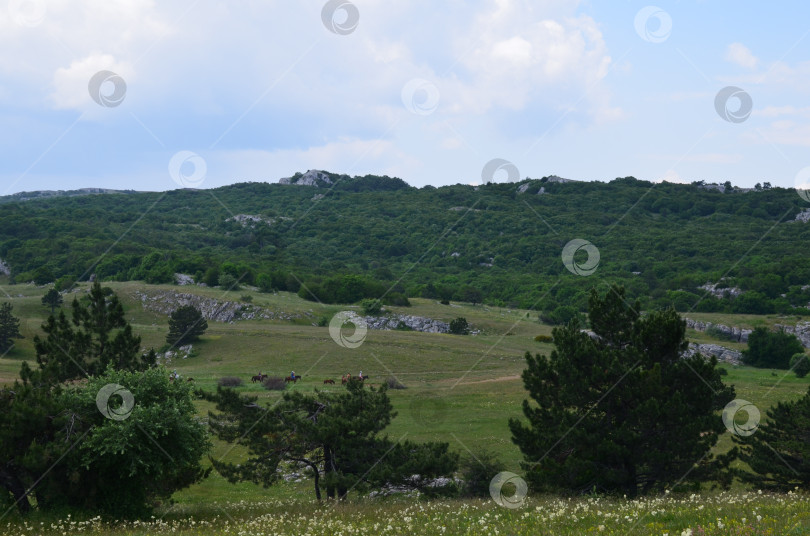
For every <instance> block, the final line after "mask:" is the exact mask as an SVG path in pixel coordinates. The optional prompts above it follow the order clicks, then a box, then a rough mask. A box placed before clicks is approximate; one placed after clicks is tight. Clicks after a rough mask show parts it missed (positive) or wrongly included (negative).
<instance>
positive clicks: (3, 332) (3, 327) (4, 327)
mask: <svg viewBox="0 0 810 536" xmlns="http://www.w3.org/2000/svg"><path fill="white" fill-rule="evenodd" d="M13 310H14V306H12V305H11V304H10V303H8V302H5V303H3V305H0V353H5V352H7V351H8V350H9V349H10V348H11V347H12V346H14V341H13V340H12V339H21V338H22V335H21V334H20V319H19V318H17V317H15V316H14V315H13V314H12V311H13Z"/></svg>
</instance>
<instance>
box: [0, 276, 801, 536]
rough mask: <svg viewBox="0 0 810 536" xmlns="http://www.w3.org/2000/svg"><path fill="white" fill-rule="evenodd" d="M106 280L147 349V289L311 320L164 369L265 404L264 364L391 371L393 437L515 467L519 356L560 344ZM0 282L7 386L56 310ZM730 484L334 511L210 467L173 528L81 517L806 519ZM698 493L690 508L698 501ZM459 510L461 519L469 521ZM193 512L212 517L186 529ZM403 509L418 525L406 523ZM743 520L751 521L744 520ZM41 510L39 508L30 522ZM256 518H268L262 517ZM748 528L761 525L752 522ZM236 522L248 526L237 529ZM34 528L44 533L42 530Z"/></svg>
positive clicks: (749, 396)
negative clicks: (357, 340)
mask: <svg viewBox="0 0 810 536" xmlns="http://www.w3.org/2000/svg"><path fill="white" fill-rule="evenodd" d="M0 285H2V282H0ZM108 285H109V286H110V287H112V288H113V289H114V290H115V291H116V292H117V293H118V295H119V296H120V298H121V299H122V302H123V303H124V306H125V309H126V317H127V319H128V320H129V321H130V322H131V323H132V324H133V328H134V329H135V331H136V332H137V333H139V334H141V335H142V337H143V346H144V347H155V348H160V347H161V346H163V345H164V342H165V341H164V339H165V335H166V333H167V330H168V328H167V326H168V323H167V317H166V316H164V315H160V314H156V313H153V312H150V311H145V310H144V309H143V308H142V306H141V304H140V300H138V299H137V297H136V295H135V293H136V291H139V290H140V291H148V292H153V291H159V290H176V291H179V292H194V293H199V294H203V295H206V296H209V297H214V298H218V299H225V300H232V301H237V300H239V298H240V296H243V295H246V294H249V295H251V296H252V297H253V301H252V304H253V305H258V306H262V307H266V308H268V309H271V310H276V311H285V312H295V313H308V314H309V315H311V316H308V317H307V318H306V319H303V320H296V321H275V320H274V321H271V320H252V321H240V322H235V323H232V324H223V323H217V322H209V329H208V331H207V333H206V334H205V335H204V336H203V338H202V340H201V341H199V342H198V343H196V344H195V345H194V346H195V350H196V351H197V355H196V356H195V357H191V358H188V359H178V360H175V361H174V362H172V363H171V364H170V365H169V368H170V369H174V368H176V369H177V370H178V372H179V373H180V374H181V375H182V376H183V377H186V378H187V377H191V378H194V380H195V382H196V384H197V386H198V387H201V388H203V389H206V390H213V389H215V388H216V382H217V380H218V379H219V378H221V377H223V376H237V377H240V378H242V379H243V380H244V382H245V383H244V384H243V386H242V387H239V388H238V390H239V391H241V392H244V393H252V394H255V395H257V396H259V397H260V398H262V399H266V400H272V399H274V398H275V397H278V396H279V394H278V393H277V392H270V391H266V390H264V389H263V388H262V387H261V386H260V385H259V384H252V383H251V382H250V376H252V375H254V374H257V373H259V372H260V371H261V372H263V373H265V374H270V375H277V376H285V375H288V374H289V373H290V371H291V370H295V372H296V373H297V374H299V375H302V376H303V381H301V382H299V383H298V384H296V385H294V386H291V387H290V389H297V390H304V391H312V390H314V389H342V386H341V385H340V377H341V375H342V374H345V373H347V372H348V373H351V374H353V375H354V374H357V373H358V372H359V371H360V370H362V371H363V373H364V374H365V375H368V376H370V378H371V380H370V382H371V383H372V384H377V383H380V382H382V381H384V380H385V379H386V378H388V377H394V378H397V379H398V380H399V381H400V382H401V383H402V384H404V385H405V386H406V389H404V390H391V391H389V395H390V398H391V400H392V403H393V405H394V407H395V410H396V411H397V413H398V415H397V417H396V418H395V419H394V421H393V423H392V425H391V426H390V427H389V428H388V433H389V435H390V436H391V437H392V438H394V439H398V438H405V437H407V438H408V439H412V440H417V441H418V440H438V441H447V442H449V443H450V445H451V448H453V449H454V450H456V451H458V452H460V453H462V454H464V455H467V454H468V453H470V452H472V453H475V452H478V451H480V450H482V449H486V450H489V451H492V452H495V453H497V454H498V456H499V457H500V458H501V459H502V460H503V461H504V462H505V463H506V465H507V467H508V469H509V470H510V471H513V472H515V473H518V474H520V473H521V470H520V465H519V462H520V459H521V457H520V453H519V451H518V449H517V448H516V447H515V446H514V445H513V444H512V442H511V440H510V434H509V430H508V426H507V421H508V419H509V418H510V417H520V416H521V410H520V404H521V402H522V401H523V399H524V398H525V397H526V393H525V391H524V389H523V385H522V382H521V380H520V378H519V375H520V373H521V372H522V370H523V368H524V360H523V355H524V353H525V352H526V351H531V352H539V353H545V354H547V353H549V352H550V351H551V350H552V348H553V346H552V345H551V344H547V343H538V342H535V341H534V337H535V336H536V335H538V334H547V335H550V334H551V328H550V327H548V326H545V325H542V324H540V323H538V322H537V315H536V313H529V312H528V311H521V310H510V309H501V308H494V307H488V306H481V305H478V306H470V305H466V304H451V305H450V306H446V305H440V304H438V303H437V302H434V301H430V300H421V299H414V300H412V303H413V305H412V307H407V308H406V307H403V308H391V309H392V310H395V311H396V312H400V313H404V314H412V315H419V316H427V317H431V318H435V319H440V320H444V321H449V320H452V319H453V318H456V317H458V316H463V317H465V318H466V319H467V320H468V321H469V322H470V324H471V325H472V326H473V328H475V329H479V330H481V333H480V334H479V335H475V336H455V335H445V334H429V333H417V332H411V331H376V330H369V331H368V334H367V336H366V339H365V341H364V343H363V344H362V345H361V346H360V347H359V348H355V349H348V348H343V347H341V346H339V345H338V344H336V343H335V342H334V341H333V340H332V338H331V337H330V334H329V330H328V328H327V327H319V326H318V325H317V323H318V320H319V319H320V318H322V317H327V318H330V317H331V316H332V315H334V313H336V312H338V311H340V310H342V308H340V307H336V306H321V305H319V304H317V303H313V302H308V301H305V300H302V299H300V298H299V297H297V296H296V295H294V294H289V293H279V294H275V295H274V294H261V293H258V292H253V291H249V290H240V291H236V292H231V293H227V294H225V293H223V292H222V291H220V290H218V289H208V288H200V287H191V288H189V287H173V286H148V285H143V284H140V283H108ZM1 288H2V290H4V291H5V293H6V295H5V296H3V297H5V298H6V299H8V297H9V296H10V301H11V303H12V304H13V305H14V313H15V315H16V316H18V317H20V318H21V319H22V325H21V331H22V333H23V335H24V337H25V338H24V339H22V340H19V341H17V344H16V346H15V348H14V349H13V350H12V351H11V352H9V353H8V354H7V355H6V356H4V357H2V358H0V381H2V382H10V381H13V380H14V378H16V376H17V373H18V371H19V366H20V363H21V361H22V360H32V359H34V357H35V354H34V347H33V337H34V335H35V334H36V333H38V332H39V326H40V325H41V323H42V322H43V321H44V320H45V318H46V317H47V315H48V314H49V310H47V309H46V308H45V307H43V306H42V305H41V304H40V298H41V296H42V294H43V293H44V291H45V289H43V288H36V287H34V286H31V285H14V286H7V285H2V287H1ZM84 289H86V285H84V286H83V289H82V290H84ZM0 295H2V294H1V293H0ZM76 295H79V294H76ZM0 301H1V300H0ZM67 301H68V299H66V302H67ZM65 306H66V307H67V303H66V304H65ZM354 309H355V310H356V308H354ZM690 317H691V318H696V319H700V320H704V321H706V320H709V321H712V322H715V323H725V324H727V325H738V326H744V327H755V326H758V325H772V324H774V323H790V322H792V321H793V320H792V319H786V318H779V317H777V316H767V317H765V316H763V317H756V316H750V315H746V316H740V317H739V318H738V317H735V316H731V315H716V316H713V315H710V314H705V313H702V314H694V315H690ZM688 337H689V338H690V340H695V341H700V342H716V343H718V344H722V345H725V346H729V347H736V348H741V347H744V345H739V344H737V345H734V344H731V343H727V342H723V341H719V340H712V339H711V338H710V337H707V336H706V335H705V334H703V333H697V332H694V331H691V330H690V332H689V333H688ZM723 366H724V367H725V368H727V369H728V372H729V374H728V376H725V381H726V382H728V383H731V384H734V385H735V387H736V390H737V398H743V399H745V400H748V401H750V402H752V403H754V404H755V405H756V406H757V407H758V408H759V409H760V410H761V411H762V414H763V417H764V414H765V410H766V409H767V408H769V407H770V406H771V405H773V404H775V403H776V402H778V401H784V400H794V399H796V398H798V397H800V396H801V395H802V394H804V393H805V392H806V391H807V389H808V385H810V378H804V379H798V378H796V377H795V375H793V374H792V373H789V374H785V372H784V371H771V370H760V369H752V368H749V367H732V366H728V365H723ZM325 379H334V380H336V385H335V386H325V385H324V384H323V380H325ZM198 407H199V410H200V413H201V415H206V414H207V411H208V409H210V408H209V407H208V406H207V405H206V404H205V403H203V402H199V403H198ZM718 418H719V417H718ZM731 445H732V442H731V437H730V434H725V435H724V436H723V437H722V438H721V442H720V444H719V445H718V447H717V448H718V450H719V451H724V450H726V449H728V448H730V447H731ZM241 454H242V453H241V451H240V450H239V449H233V450H231V449H230V447H229V446H228V445H226V444H222V443H219V442H215V448H214V451H213V453H212V456H214V457H215V458H221V457H223V456H227V457H228V458H227V459H229V460H234V459H238V457H239V456H240V455H241ZM734 493H736V495H729V496H725V498H718V497H719V496H706V497H703V496H702V497H701V498H700V500H699V501H698V502H700V501H703V502H701V504H703V503H704V502H705V504H706V507H705V509H704V510H698V509H697V506H696V505H697V502H695V501H692V502H690V501H689V500H688V499H686V498H683V499H679V501H681V502H677V503H676V502H674V501H673V502H663V503H660V504H659V503H656V502H655V499H646V500H645V501H639V502H627V501H622V500H618V499H617V500H615V501H606V502H605V503H604V504H602V503H599V502H598V501H597V502H596V503H593V502H589V501H588V500H585V499H582V500H578V501H574V502H570V503H569V502H566V501H561V500H558V499H554V498H539V497H538V498H535V497H530V498H529V499H528V501H529V502H528V505H527V506H526V507H524V508H521V509H519V510H508V509H505V508H501V507H498V506H497V505H495V504H494V503H493V502H492V501H488V502H476V501H439V502H436V503H430V504H425V503H422V502H419V501H415V500H413V499H405V498H400V499H395V500H393V499H389V500H386V501H379V500H375V501H370V500H365V501H361V502H357V501H356V500H355V501H350V502H349V504H346V505H341V506H340V507H338V508H337V509H335V510H331V509H329V508H327V507H324V506H318V505H317V504H315V503H314V502H313V499H312V496H313V493H312V489H311V483H310V482H302V483H284V484H281V485H278V486H276V487H274V488H271V489H262V488H261V487H258V486H255V485H252V484H238V485H232V484H229V483H227V482H225V481H224V480H223V479H222V478H221V477H219V476H218V475H217V474H215V473H214V474H212V475H211V477H209V478H208V479H207V480H205V481H203V482H202V483H200V484H198V485H195V486H193V487H192V488H189V489H187V490H183V491H181V492H179V493H177V494H176V495H175V497H174V499H175V501H176V504H175V505H174V506H173V507H172V508H170V509H162V510H161V514H162V515H164V516H165V520H167V522H166V523H155V524H153V525H150V526H148V527H147V526H136V525H121V526H119V527H117V528H111V527H106V526H104V525H102V524H99V523H95V524H92V523H91V524H89V525H86V526H85V528H84V532H89V533H97V534H162V533H164V532H165V533H168V532H172V531H173V530H176V531H177V532H180V533H184V534H226V533H233V534H237V533H239V534H275V533H278V534H302V533H309V534H337V533H341V530H343V527H353V528H352V529H351V530H349V529H348V528H346V529H345V531H344V532H343V533H344V534H348V533H352V532H354V533H357V532H366V531H370V530H374V531H376V532H380V533H387V534H401V533H405V532H413V529H411V530H409V529H408V528H407V527H408V526H409V523H410V526H411V527H423V526H424V527H426V528H425V531H424V532H423V531H422V530H421V528H420V530H419V532H420V533H427V534H434V533H435V534H443V533H447V534H459V533H470V534H472V533H476V534H477V533H480V532H487V531H485V530H484V528H487V530H488V531H491V530H493V529H494V528H495V527H499V528H498V530H500V531H501V533H526V534H529V533H531V534H587V533H590V532H593V533H604V534H631V533H638V534H664V533H666V532H667V531H669V533H670V534H680V533H681V532H680V531H681V530H683V529H685V528H687V527H692V528H693V529H694V528H695V527H696V526H697V524H701V526H703V527H706V528H707V530H709V526H710V525H711V524H712V523H713V524H714V525H712V526H713V529H711V530H712V532H705V533H706V534H710V533H711V534H787V533H788V532H786V531H787V530H788V528H790V530H794V528H796V527H800V526H801V523H804V522H805V521H806V519H805V517H806V516H807V514H801V512H802V511H804V512H806V511H807V510H808V508H807V507H808V502H810V501H808V499H807V498H801V499H797V498H796V497H793V498H791V499H788V498H786V497H784V496H782V497H778V496H756V495H746V492H745V491H744V490H742V489H735V491H734ZM724 501H725V502H724ZM693 502H694V504H695V507H694V508H693V507H692V506H691V505H692V504H693ZM785 504H787V505H788V506H784V505H785ZM780 505H781V506H780ZM645 508H650V509H652V510H653V511H654V512H655V513H651V514H648V515H647V516H645V517H644V518H643V519H641V520H640V521H639V522H638V524H637V525H636V526H634V527H633V528H632V531H631V532H628V531H629V530H630V529H629V528H628V527H630V525H628V523H629V522H628V521H627V520H626V519H625V516H629V518H630V519H633V520H634V521H635V520H638V519H639V517H640V516H641V513H643V512H642V510H644V509H645ZM780 508H781V509H780ZM598 511H599V512H601V513H597V512H598ZM754 511H758V512H760V514H755V513H753V512H754ZM459 512H464V513H465V514H464V515H463V516H462V515H460V514H459ZM800 514H801V515H800ZM756 515H761V516H762V519H763V520H764V521H758V522H757V524H752V523H753V521H755V520H756ZM802 515H804V516H805V517H802ZM189 516H193V518H194V519H196V520H198V521H200V522H204V523H207V524H208V525H201V526H194V525H190V524H189V523H190V522H189V521H188V519H191V517H189ZM527 516H528V517H527ZM690 516H691V517H690ZM11 517H13V514H12V515H11ZM407 517H410V518H411V519H412V521H410V522H408V521H405V518H407ZM742 518H746V520H745V521H742ZM35 519H37V518H36V516H35V517H34V518H32V520H35ZM65 519H66V518H64V517H62V518H60V520H59V521H57V520H55V519H51V518H48V521H47V523H46V525H47V524H48V523H55V525H54V526H55V527H56V526H58V525H59V523H65ZM257 519H261V520H263V521H262V522H261V523H259V522H257V521H256V520H257ZM600 519H602V521H601V522H600ZM717 519H727V521H721V523H722V524H723V525H724V526H725V527H727V529H728V531H723V530H724V529H720V528H719V527H718V524H717ZM7 520H8V518H7V519H6V521H7ZM29 522H33V521H29ZM43 522H45V521H43ZM2 523H3V521H0V530H3V529H2ZM14 523H15V524H14V525H13V527H11V528H9V529H8V530H9V532H8V533H9V534H11V533H15V534H16V533H19V532H20V531H21V530H24V527H19V526H18V525H17V524H16V521H14ZM791 523H792V524H793V525H791ZM388 524H391V526H392V528H391V529H386V526H387V525H388ZM600 524H601V525H604V526H605V529H604V530H603V531H599V529H598V526H599V525H600ZM209 525H210V526H209ZM304 526H306V527H307V528H306V530H304ZM441 526H445V527H446V529H445V530H446V532H444V531H442V530H441V528H440V527H441ZM749 526H750V527H754V528H751V529H748V528H744V527H749ZM239 527H241V529H244V532H239V530H241V529H239ZM555 527H556V528H555ZM622 527H623V529H622ZM728 527H735V528H734V530H737V532H732V531H731V530H732V529H731V528H728ZM807 527H808V528H807V530H808V532H807V533H810V525H807ZM237 529H239V530H237ZM479 529H480V530H479ZM32 530H34V532H37V533H39V529H32ZM48 530H51V529H48ZM74 530H78V529H77V528H74ZM15 531H16V532H15ZM746 531H747V532H746ZM27 533H31V532H27ZM43 533H47V531H44V532H43ZM53 533H54V534H56V533H60V534H61V533H62V531H61V530H60V529H58V528H54V529H53ZM491 533H493V534H494V532H491ZM796 533H797V534H798V533H801V532H796ZM695 534H697V533H695Z"/></svg>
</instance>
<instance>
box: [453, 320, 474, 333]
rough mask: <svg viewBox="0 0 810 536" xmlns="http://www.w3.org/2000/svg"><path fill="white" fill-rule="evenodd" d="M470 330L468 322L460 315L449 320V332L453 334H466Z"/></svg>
mask: <svg viewBox="0 0 810 536" xmlns="http://www.w3.org/2000/svg"><path fill="white" fill-rule="evenodd" d="M469 332H470V324H469V323H468V322H467V319H466V318H464V317H462V316H460V317H458V318H456V319H455V320H451V321H450V333H452V334H453V335H466V334H467V333H469Z"/></svg>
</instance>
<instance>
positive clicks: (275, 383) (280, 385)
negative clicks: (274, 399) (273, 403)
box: [262, 376, 287, 391]
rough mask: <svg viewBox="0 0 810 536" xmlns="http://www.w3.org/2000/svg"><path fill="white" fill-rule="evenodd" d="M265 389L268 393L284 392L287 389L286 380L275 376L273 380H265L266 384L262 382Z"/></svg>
mask: <svg viewBox="0 0 810 536" xmlns="http://www.w3.org/2000/svg"><path fill="white" fill-rule="evenodd" d="M262 385H264V388H265V389H267V390H268V391H283V390H284V389H286V388H287V382H285V381H284V378H282V377H280V376H273V377H271V378H265V380H264V382H262Z"/></svg>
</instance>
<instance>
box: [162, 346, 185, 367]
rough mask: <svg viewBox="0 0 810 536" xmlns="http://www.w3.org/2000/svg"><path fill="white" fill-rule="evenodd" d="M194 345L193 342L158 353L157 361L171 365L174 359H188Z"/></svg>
mask: <svg viewBox="0 0 810 536" xmlns="http://www.w3.org/2000/svg"><path fill="white" fill-rule="evenodd" d="M193 349H194V347H193V346H192V345H191V344H187V345H185V346H181V347H179V348H178V349H177V350H169V351H167V352H166V353H163V354H158V355H157V358H156V359H155V363H157V364H158V365H165V366H167V367H168V366H169V365H171V364H172V360H174V359H188V358H189V357H190V356H191V351H192V350H193Z"/></svg>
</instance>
